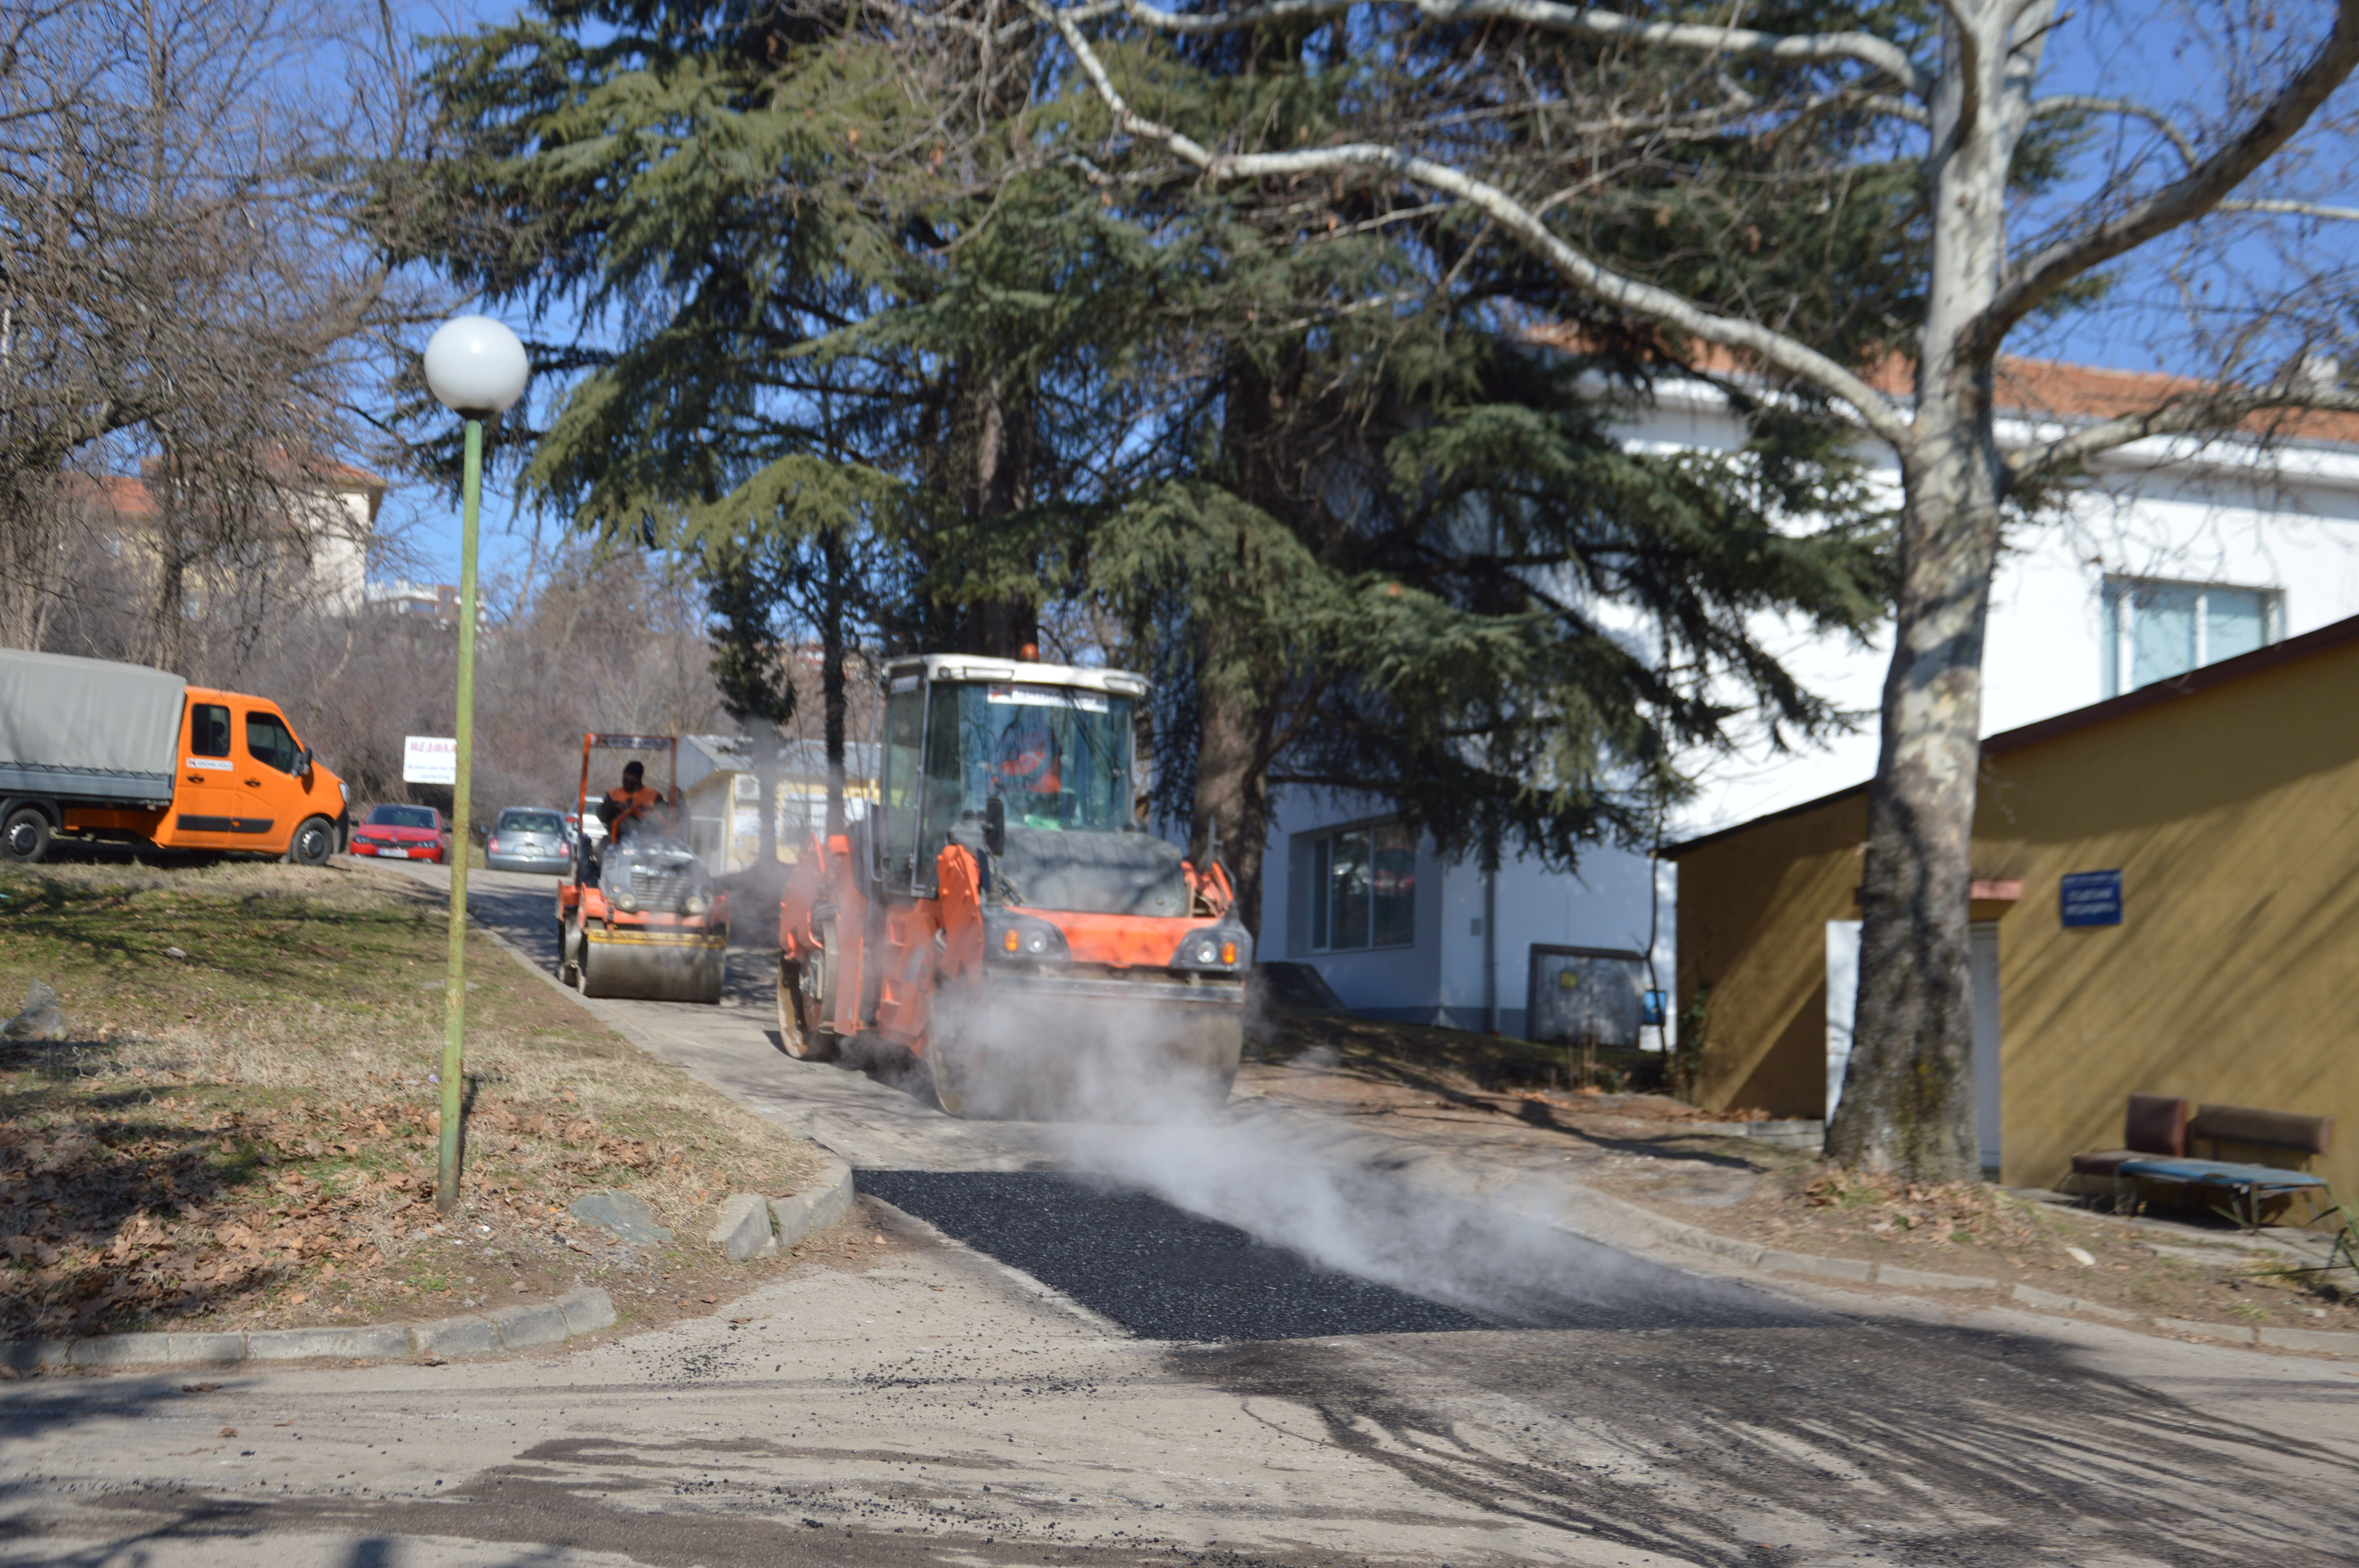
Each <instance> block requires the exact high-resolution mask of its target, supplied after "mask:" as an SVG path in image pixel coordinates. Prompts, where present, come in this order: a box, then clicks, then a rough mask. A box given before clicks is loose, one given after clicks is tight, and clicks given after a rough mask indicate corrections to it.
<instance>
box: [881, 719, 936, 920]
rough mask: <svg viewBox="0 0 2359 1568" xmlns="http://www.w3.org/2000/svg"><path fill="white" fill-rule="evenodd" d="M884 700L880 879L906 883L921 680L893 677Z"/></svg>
mask: <svg viewBox="0 0 2359 1568" xmlns="http://www.w3.org/2000/svg"><path fill="white" fill-rule="evenodd" d="M904 681H906V682H908V690H906V691H901V690H897V691H895V692H894V693H893V695H892V696H891V697H889V698H887V699H886V704H885V777H884V780H883V784H884V794H885V803H884V804H885V813H884V816H885V820H884V823H883V824H882V829H883V842H884V850H885V864H884V866H883V868H882V870H883V871H884V875H885V880H886V881H887V882H888V883H890V884H891V885H893V886H895V887H908V885H909V883H910V881H911V880H912V876H913V874H914V872H915V871H916V860H917V853H918V792H919V748H920V747H921V746H922V745H923V744H924V741H925V736H926V707H925V703H926V690H925V684H924V683H923V682H922V681H920V680H919V679H918V678H917V677H915V676H901V677H899V678H898V679H897V680H895V681H894V683H893V684H894V685H895V686H896V687H899V686H900V685H901V684H902V683H903V682H904Z"/></svg>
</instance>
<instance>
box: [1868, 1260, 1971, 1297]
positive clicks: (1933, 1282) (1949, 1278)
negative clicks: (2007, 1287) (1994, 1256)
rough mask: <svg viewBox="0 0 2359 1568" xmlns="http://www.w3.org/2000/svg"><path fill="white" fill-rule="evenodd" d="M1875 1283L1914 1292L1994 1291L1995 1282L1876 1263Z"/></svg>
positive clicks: (1893, 1264)
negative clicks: (1898, 1286) (1900, 1287)
mask: <svg viewBox="0 0 2359 1568" xmlns="http://www.w3.org/2000/svg"><path fill="white" fill-rule="evenodd" d="M1875 1282H1876V1283H1877V1284H1879V1285H1900V1286H1904V1287H1906V1288H1908V1289H1909V1290H1916V1291H1995V1290H1996V1289H1998V1281H1996V1280H1985V1279H1984V1278H1982V1277H1981V1276H1979V1275H1975V1274H1936V1273H1933V1272H1930V1271H1928V1270H1924V1269H1904V1268H1902V1267H1901V1266H1900V1265H1899V1264H1897V1263H1878V1264H1877V1265H1876V1266H1875Z"/></svg>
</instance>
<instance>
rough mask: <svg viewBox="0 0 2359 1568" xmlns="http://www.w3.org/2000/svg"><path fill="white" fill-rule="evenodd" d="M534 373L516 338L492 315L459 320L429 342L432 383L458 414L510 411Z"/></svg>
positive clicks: (440, 398)
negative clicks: (492, 317) (528, 378)
mask: <svg viewBox="0 0 2359 1568" xmlns="http://www.w3.org/2000/svg"><path fill="white" fill-rule="evenodd" d="M531 373H532V365H531V362H529V361H527V359H526V358H525V354H524V345H523V344H522V343H520V342H517V341H516V334H515V333H514V332H511V331H509V330H507V329H506V327H503V326H501V325H500V324H499V323H498V322H497V321H495V320H493V319H491V318H490V317H488V316H460V317H456V318H454V319H451V320H448V321H445V322H443V323H442V325H441V326H440V327H438V328H436V329H435V330H434V336H433V337H431V338H429V339H428V340H427V341H426V384H427V386H428V388H429V389H430V390H431V391H432V392H433V394H434V396H435V400H436V401H437V402H439V403H440V404H441V405H442V406H444V407H445V408H448V409H450V410H451V412H453V413H455V414H464V415H468V416H475V417H481V416H484V415H490V414H498V413H501V412H504V411H505V410H506V408H507V407H508V406H509V405H510V404H512V403H514V402H515V401H516V399H517V398H519V397H521V396H523V395H524V384H525V378H526V377H527V376H529V375H530V374H531Z"/></svg>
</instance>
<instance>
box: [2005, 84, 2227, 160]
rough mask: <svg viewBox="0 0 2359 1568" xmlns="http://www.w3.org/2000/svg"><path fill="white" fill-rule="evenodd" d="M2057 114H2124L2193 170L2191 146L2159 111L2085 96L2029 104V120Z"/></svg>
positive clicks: (2060, 95) (2131, 101) (2066, 94)
mask: <svg viewBox="0 0 2359 1568" xmlns="http://www.w3.org/2000/svg"><path fill="white" fill-rule="evenodd" d="M2057 114H2126V115H2129V116H2130V117H2132V118H2134V119H2139V120H2144V121H2145V122H2146V123H2147V124H2150V125H2152V126H2153V127H2154V128H2155V129H2156V130H2158V131H2160V132H2161V133H2162V134H2163V135H2165V136H2166V137H2168V138H2169V141H2170V145H2171V146H2174V147H2177V148H2178V149H2179V156H2180V157H2181V158H2183V159H2185V160H2186V163H2187V167H2188V168H2194V167H2195V165H2196V162H2197V159H2196V157H2195V143H2194V141H2193V140H2192V139H2191V138H2190V136H2189V135H2188V134H2187V133H2186V132H2184V131H2182V130H2180V128H2179V124H2178V122H2176V121H2174V120H2173V119H2171V117H2170V116H2169V115H2168V114H2164V113H2162V111H2160V110H2159V109H2151V108H2148V107H2147V105H2146V104H2143V103H2139V102H2138V101H2137V100H2136V99H2135V98H2101V97H2098V96H2097V95H2095V94H2093V93H2089V92H2059V93H2056V94H2055V95H2053V96H2051V97H2048V98H2035V99H2033V100H2032V101H2031V117H2032V118H2033V119H2035V120H2045V119H2048V118H2049V117H2051V116H2053V115H2057Z"/></svg>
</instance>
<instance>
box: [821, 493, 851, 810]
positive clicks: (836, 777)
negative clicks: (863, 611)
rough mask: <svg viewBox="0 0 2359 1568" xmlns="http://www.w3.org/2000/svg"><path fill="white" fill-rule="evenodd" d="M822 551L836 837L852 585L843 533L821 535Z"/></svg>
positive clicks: (830, 806) (830, 789) (824, 698)
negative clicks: (847, 600) (847, 617)
mask: <svg viewBox="0 0 2359 1568" xmlns="http://www.w3.org/2000/svg"><path fill="white" fill-rule="evenodd" d="M820 550H821V572H822V573H823V574H824V580H823V581H822V582H821V588H820V592H821V607H820V609H821V613H820V621H819V648H820V662H819V679H820V706H821V712H822V715H823V722H824V726H825V728H824V733H825V735H826V742H825V743H826V747H827V833H828V836H829V837H830V838H833V837H834V836H835V835H836V834H838V833H841V832H843V718H844V708H845V703H844V695H843V656H844V634H843V617H844V600H845V598H846V596H847V595H848V593H849V592H850V585H849V584H848V583H847V582H846V581H845V579H846V577H847V575H848V563H847V562H846V561H845V560H844V549H843V535H841V534H839V533H836V532H835V531H833V530H832V529H831V530H829V531H828V532H827V533H825V534H823V535H821V540H820Z"/></svg>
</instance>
